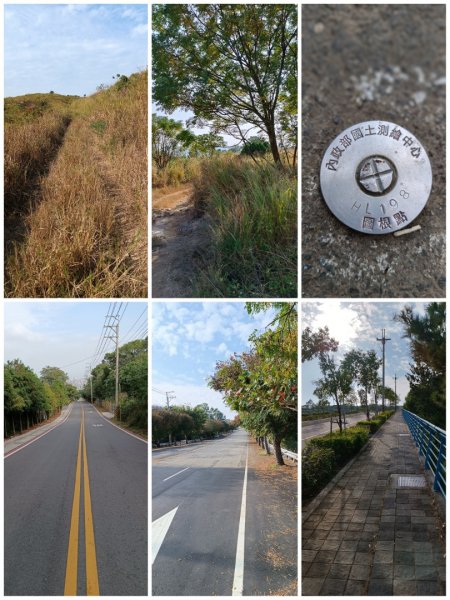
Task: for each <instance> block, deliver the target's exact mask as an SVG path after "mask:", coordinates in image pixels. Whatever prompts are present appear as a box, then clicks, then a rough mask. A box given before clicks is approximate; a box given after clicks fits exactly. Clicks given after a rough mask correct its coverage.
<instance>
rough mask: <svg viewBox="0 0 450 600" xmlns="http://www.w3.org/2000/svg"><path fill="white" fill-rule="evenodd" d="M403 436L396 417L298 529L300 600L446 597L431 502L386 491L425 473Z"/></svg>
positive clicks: (422, 493)
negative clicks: (401, 478)
mask: <svg viewBox="0 0 450 600" xmlns="http://www.w3.org/2000/svg"><path fill="white" fill-rule="evenodd" d="M405 434H408V428H407V426H406V424H405V423H404V421H403V417H402V414H401V411H398V412H397V413H396V414H395V415H394V416H393V417H391V419H389V421H387V422H386V423H385V425H383V427H382V428H381V429H380V430H379V432H378V433H377V434H376V435H375V436H374V437H373V438H372V439H371V441H370V442H369V444H368V445H367V446H366V448H365V449H364V450H363V452H362V453H361V454H360V456H359V457H358V458H357V459H356V461H355V462H354V463H353V464H352V466H351V467H350V468H349V470H348V471H347V472H346V473H345V475H344V476H343V477H342V479H341V480H340V481H339V482H338V483H337V485H336V486H335V487H334V488H333V489H332V490H331V492H330V493H329V494H328V495H327V496H326V497H325V498H324V500H323V501H322V503H321V504H320V505H319V506H318V507H317V508H316V509H315V510H314V512H313V513H312V514H311V515H310V517H309V518H308V519H307V520H306V521H305V523H304V524H303V529H302V547H303V550H302V560H303V566H302V577H303V585H302V594H303V595H306V596H315V595H321V596H328V595H329V596H339V595H373V596H391V595H401V596H410V595H422V596H425V595H428V596H432V595H445V558H444V552H445V548H444V544H443V541H442V539H441V535H442V531H441V530H442V524H441V522H440V519H439V517H438V514H437V511H436V509H435V506H434V494H433V492H431V490H430V489H429V488H428V487H427V488H421V489H412V488H409V489H408V488H403V489H396V488H395V487H394V485H393V483H392V478H391V475H392V474H421V473H423V469H422V466H421V464H420V462H419V458H418V453H417V449H416V447H415V445H414V443H413V441H412V438H411V436H410V435H409V434H408V435H405Z"/></svg>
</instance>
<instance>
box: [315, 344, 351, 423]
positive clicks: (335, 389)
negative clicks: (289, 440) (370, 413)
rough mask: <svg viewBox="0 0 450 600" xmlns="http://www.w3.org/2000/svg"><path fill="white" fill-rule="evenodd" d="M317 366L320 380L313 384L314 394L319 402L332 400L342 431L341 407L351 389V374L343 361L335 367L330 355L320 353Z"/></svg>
mask: <svg viewBox="0 0 450 600" xmlns="http://www.w3.org/2000/svg"><path fill="white" fill-rule="evenodd" d="M319 365H320V370H321V372H322V379H318V380H317V381H315V382H314V383H315V385H316V389H315V390H314V394H315V395H316V396H317V397H318V398H319V399H320V400H322V399H327V398H330V397H331V398H333V400H334V403H335V404H336V408H337V412H338V425H339V431H342V424H343V419H342V405H343V404H344V403H345V399H346V398H347V396H348V395H349V394H350V391H351V389H352V383H353V373H352V371H351V369H349V368H348V365H347V364H346V363H345V362H344V361H343V362H342V363H341V364H340V365H337V364H336V361H335V359H334V357H333V356H331V355H330V354H325V353H321V354H320V355H319Z"/></svg>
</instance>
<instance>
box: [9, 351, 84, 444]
mask: <svg viewBox="0 0 450 600" xmlns="http://www.w3.org/2000/svg"><path fill="white" fill-rule="evenodd" d="M67 381H68V376H67V374H66V373H64V371H62V370H61V369H59V368H58V367H45V368H44V369H42V371H41V378H39V377H38V376H37V375H36V374H35V373H34V372H33V371H32V369H30V368H29V367H27V366H26V365H24V364H23V363H22V362H21V361H20V360H18V359H16V360H12V361H9V362H7V363H6V365H5V367H4V398H5V401H4V411H5V435H14V434H15V433H16V430H17V429H18V430H20V431H22V429H23V428H28V427H29V426H30V425H34V424H37V423H40V422H41V421H43V420H45V419H48V418H49V417H51V416H52V415H53V414H55V413H58V412H59V411H60V410H61V407H62V406H64V405H65V404H68V403H69V402H71V401H72V400H74V399H75V398H76V397H77V396H78V390H77V389H76V388H75V387H74V386H72V385H70V384H69V383H67Z"/></svg>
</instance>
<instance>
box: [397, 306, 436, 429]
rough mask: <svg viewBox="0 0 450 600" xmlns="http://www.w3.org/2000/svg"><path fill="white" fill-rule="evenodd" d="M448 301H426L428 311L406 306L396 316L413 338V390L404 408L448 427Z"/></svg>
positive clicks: (405, 335)
mask: <svg viewBox="0 0 450 600" xmlns="http://www.w3.org/2000/svg"><path fill="white" fill-rule="evenodd" d="M445 313H446V309H445V303H444V302H432V303H430V304H428V305H427V307H426V311H425V315H423V316H422V315H420V314H416V313H414V310H413V308H412V307H411V306H406V307H405V308H404V309H403V310H401V311H400V313H399V314H398V315H396V317H395V319H396V320H397V321H398V322H400V323H402V325H403V327H404V337H407V338H409V340H410V349H411V355H412V358H413V363H412V364H411V365H410V372H409V373H408V374H407V375H406V378H407V379H408V381H409V385H410V391H409V392H408V394H407V396H406V401H405V405H404V406H405V408H406V409H407V410H409V411H411V412H412V413H414V414H416V415H418V416H419V417H422V418H423V419H426V420H427V421H430V422H431V423H433V424H434V425H437V426H438V427H441V428H442V429H445V427H446V423H445V402H446V400H445V399H446V389H445V376H446V375H445V374H446V323H445Z"/></svg>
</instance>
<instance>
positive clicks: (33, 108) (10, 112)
mask: <svg viewBox="0 0 450 600" xmlns="http://www.w3.org/2000/svg"><path fill="white" fill-rule="evenodd" d="M79 98H80V96H64V95H62V94H55V93H48V94H25V95H24V96H14V97H9V98H5V123H14V124H18V123H30V122H32V121H34V120H36V119H37V118H39V117H41V116H42V115H43V114H44V113H46V112H49V111H58V112H61V111H63V110H65V109H66V108H67V107H68V105H69V104H71V103H72V102H73V101H74V100H78V99H79Z"/></svg>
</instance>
